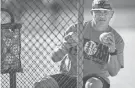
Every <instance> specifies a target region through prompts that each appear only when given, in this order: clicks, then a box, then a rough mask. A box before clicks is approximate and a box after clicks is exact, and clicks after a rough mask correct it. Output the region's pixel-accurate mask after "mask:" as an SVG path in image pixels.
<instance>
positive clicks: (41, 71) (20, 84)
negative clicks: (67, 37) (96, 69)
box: [1, 0, 84, 88]
mask: <svg viewBox="0 0 135 88" xmlns="http://www.w3.org/2000/svg"><path fill="white" fill-rule="evenodd" d="M83 5H84V0H2V8H6V9H8V10H9V11H10V12H12V13H13V16H14V17H15V22H19V23H21V24H22V28H21V31H20V33H21V38H20V39H21V53H20V59H21V67H22V69H23V73H16V88H32V87H33V84H34V83H35V82H37V81H39V80H41V79H42V78H43V77H44V76H46V75H50V74H54V73H59V63H53V62H52V61H51V60H50V58H49V56H50V53H51V52H52V51H53V49H54V48H55V46H56V45H58V44H60V43H61V42H62V38H63V36H64V31H65V30H66V28H67V27H69V26H70V25H71V24H74V23H77V22H78V24H79V25H78V31H77V32H78V38H81V37H80V36H82V34H81V33H82V29H83V19H84V18H83V12H84V7H83ZM1 21H2V22H3V21H4V19H2V20H1ZM78 43H79V42H78ZM78 49H79V51H81V50H82V49H83V48H82V45H81V46H78ZM79 51H78V53H79V54H78V69H77V70H78V88H81V86H82V84H83V82H82V80H81V79H82V76H83V72H82V69H83V65H82V62H83V60H82V57H83V55H82V54H81V53H80V52H79ZM9 81H10V79H9V74H8V73H7V74H1V88H10V82H9Z"/></svg>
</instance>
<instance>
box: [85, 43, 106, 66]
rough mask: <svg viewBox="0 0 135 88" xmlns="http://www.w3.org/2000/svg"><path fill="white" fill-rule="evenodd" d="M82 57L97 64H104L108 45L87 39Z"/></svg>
mask: <svg viewBox="0 0 135 88" xmlns="http://www.w3.org/2000/svg"><path fill="white" fill-rule="evenodd" d="M84 58H85V59H91V60H92V61H94V62H95V63H98V64H101V65H103V64H106V63H108V59H109V52H108V47H107V46H106V45H103V44H101V43H97V42H93V41H87V42H86V43H85V45H84Z"/></svg>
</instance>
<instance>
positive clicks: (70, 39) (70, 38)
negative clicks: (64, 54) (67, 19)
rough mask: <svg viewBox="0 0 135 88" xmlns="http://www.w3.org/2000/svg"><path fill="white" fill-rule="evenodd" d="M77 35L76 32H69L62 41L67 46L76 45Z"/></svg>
mask: <svg viewBox="0 0 135 88" xmlns="http://www.w3.org/2000/svg"><path fill="white" fill-rule="evenodd" d="M77 42H78V37H77V33H76V32H70V33H68V34H67V35H66V36H65V37H64V43H65V45H66V47H67V48H71V47H74V46H77Z"/></svg>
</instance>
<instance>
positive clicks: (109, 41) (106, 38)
mask: <svg viewBox="0 0 135 88" xmlns="http://www.w3.org/2000/svg"><path fill="white" fill-rule="evenodd" d="M100 41H101V43H103V44H104V45H106V46H108V47H109V52H110V53H113V52H115V49H116V48H115V39H114V35H113V34H112V33H111V32H105V33H102V34H101V35H100Z"/></svg>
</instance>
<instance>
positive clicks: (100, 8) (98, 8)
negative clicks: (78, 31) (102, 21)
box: [91, 8, 111, 11]
mask: <svg viewBox="0 0 135 88" xmlns="http://www.w3.org/2000/svg"><path fill="white" fill-rule="evenodd" d="M91 10H107V11H111V9H103V8H97V9H91Z"/></svg>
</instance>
